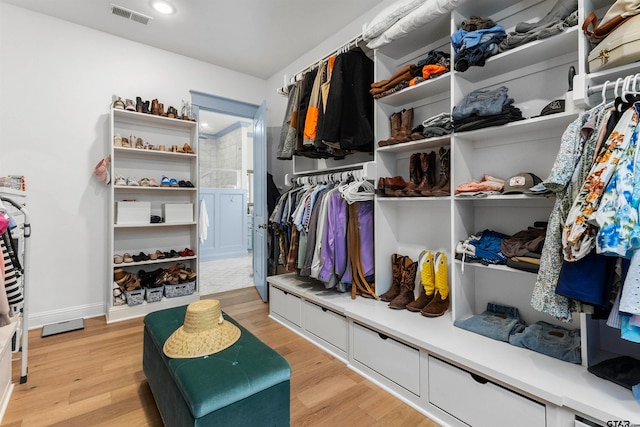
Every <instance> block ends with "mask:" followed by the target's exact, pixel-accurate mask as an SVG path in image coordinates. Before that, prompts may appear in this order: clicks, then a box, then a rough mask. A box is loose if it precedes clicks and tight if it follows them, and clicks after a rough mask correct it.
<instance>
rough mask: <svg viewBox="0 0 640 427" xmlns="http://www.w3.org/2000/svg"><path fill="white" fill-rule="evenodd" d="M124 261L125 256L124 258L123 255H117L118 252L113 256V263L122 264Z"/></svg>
mask: <svg viewBox="0 0 640 427" xmlns="http://www.w3.org/2000/svg"><path fill="white" fill-rule="evenodd" d="M122 261H124V260H123V258H122V255H117V254H116V255H114V256H113V263H114V264H122Z"/></svg>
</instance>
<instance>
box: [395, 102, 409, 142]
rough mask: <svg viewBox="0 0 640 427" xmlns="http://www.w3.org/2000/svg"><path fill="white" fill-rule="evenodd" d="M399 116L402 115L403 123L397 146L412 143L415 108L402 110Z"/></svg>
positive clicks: (401, 123)
mask: <svg viewBox="0 0 640 427" xmlns="http://www.w3.org/2000/svg"><path fill="white" fill-rule="evenodd" d="M399 114H400V115H401V118H400V119H401V121H400V131H399V132H398V136H397V137H396V141H397V142H396V144H399V143H401V142H407V141H411V129H413V108H409V109H408V110H402V111H401V112H400V113H399Z"/></svg>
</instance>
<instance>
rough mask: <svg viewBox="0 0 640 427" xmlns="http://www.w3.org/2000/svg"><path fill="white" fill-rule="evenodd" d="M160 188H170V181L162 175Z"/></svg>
mask: <svg viewBox="0 0 640 427" xmlns="http://www.w3.org/2000/svg"><path fill="white" fill-rule="evenodd" d="M160 186H161V187H171V180H170V179H169V178H167V177H166V176H164V175H162V179H161V180H160Z"/></svg>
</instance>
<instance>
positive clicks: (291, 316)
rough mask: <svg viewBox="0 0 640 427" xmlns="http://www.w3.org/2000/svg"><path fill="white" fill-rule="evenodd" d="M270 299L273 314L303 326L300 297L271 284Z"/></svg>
mask: <svg viewBox="0 0 640 427" xmlns="http://www.w3.org/2000/svg"><path fill="white" fill-rule="evenodd" d="M269 299H270V301H269V307H270V308H271V314H275V315H277V316H278V317H280V318H281V319H284V320H287V321H289V322H290V323H292V324H294V325H296V326H302V301H301V299H300V297H298V296H296V295H293V294H291V293H289V292H287V291H283V290H282V289H278V288H276V287H274V286H271V287H270V290H269Z"/></svg>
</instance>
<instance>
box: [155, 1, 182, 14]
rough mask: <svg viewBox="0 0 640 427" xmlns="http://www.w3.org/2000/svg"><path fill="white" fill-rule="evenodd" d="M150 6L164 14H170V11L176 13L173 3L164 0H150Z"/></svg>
mask: <svg viewBox="0 0 640 427" xmlns="http://www.w3.org/2000/svg"><path fill="white" fill-rule="evenodd" d="M151 7H152V8H153V9H154V10H155V11H156V12H159V13H162V14H164V15H171V14H172V13H176V8H175V6H174V5H172V4H171V3H169V2H168V1H164V0H152V1H151Z"/></svg>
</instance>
